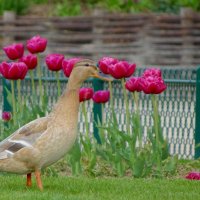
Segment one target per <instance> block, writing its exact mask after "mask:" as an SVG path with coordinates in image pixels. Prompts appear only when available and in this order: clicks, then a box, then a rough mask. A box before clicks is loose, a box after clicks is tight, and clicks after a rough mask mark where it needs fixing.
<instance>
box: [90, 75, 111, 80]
mask: <svg viewBox="0 0 200 200" xmlns="http://www.w3.org/2000/svg"><path fill="white" fill-rule="evenodd" d="M92 77H94V78H99V79H101V80H103V81H112V79H111V78H107V77H103V76H102V75H100V74H99V73H96V74H94V75H92Z"/></svg>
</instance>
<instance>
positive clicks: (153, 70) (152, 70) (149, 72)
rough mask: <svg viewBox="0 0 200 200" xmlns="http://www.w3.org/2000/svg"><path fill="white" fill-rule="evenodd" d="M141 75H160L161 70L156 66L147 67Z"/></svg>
mask: <svg viewBox="0 0 200 200" xmlns="http://www.w3.org/2000/svg"><path fill="white" fill-rule="evenodd" d="M142 76H143V77H148V76H157V77H162V72H161V70H160V69H157V68H149V69H146V70H145V71H144V73H143V75H142Z"/></svg>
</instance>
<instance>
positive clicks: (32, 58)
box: [19, 53, 38, 70]
mask: <svg viewBox="0 0 200 200" xmlns="http://www.w3.org/2000/svg"><path fill="white" fill-rule="evenodd" d="M19 61H21V62H24V63H25V64H26V65H27V67H28V69H30V70H31V69H35V68H36V67H37V64H38V63H37V62H38V60H37V56H36V55H34V54H31V53H30V54H28V55H27V56H23V57H22V58H20V60H19Z"/></svg>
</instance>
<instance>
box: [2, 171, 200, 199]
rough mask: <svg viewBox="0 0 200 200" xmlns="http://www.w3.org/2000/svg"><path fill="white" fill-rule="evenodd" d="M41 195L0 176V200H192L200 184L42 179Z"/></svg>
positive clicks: (197, 195)
mask: <svg viewBox="0 0 200 200" xmlns="http://www.w3.org/2000/svg"><path fill="white" fill-rule="evenodd" d="M43 183H44V191H43V192H40V191H39V190H38V189H37V188H36V186H35V182H34V185H33V187H32V188H26V187H25V186H24V184H25V177H22V176H8V175H3V176H0V191H1V193H0V199H1V200H11V199H14V200H18V199H20V200H21V199H26V200H29V199H30V200H37V199H39V200H46V199H48V200H49V199H53V200H57V199H62V200H63V199H74V200H79V199H81V200H85V199H87V200H93V199H95V200H99V199H102V200H104V199H105V200H109V199H111V200H114V199H116V200H120V199H124V200H128V199H131V200H132V199H137V200H145V199H148V200H151V199H152V200H157V199H158V200H160V199H162V200H165V199H166V200H169V199H173V200H175V199H181V200H190V199H191V200H194V199H200V182H199V181H188V180H183V179H175V180H172V179H162V180H159V179H132V178H86V177H78V178H74V177H61V176H59V177H57V178H53V177H43Z"/></svg>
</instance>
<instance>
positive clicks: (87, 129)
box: [82, 102, 89, 139]
mask: <svg viewBox="0 0 200 200" xmlns="http://www.w3.org/2000/svg"><path fill="white" fill-rule="evenodd" d="M82 111H83V116H84V118H85V134H86V138H87V139H89V124H88V118H87V112H86V106H85V102H83V103H82Z"/></svg>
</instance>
